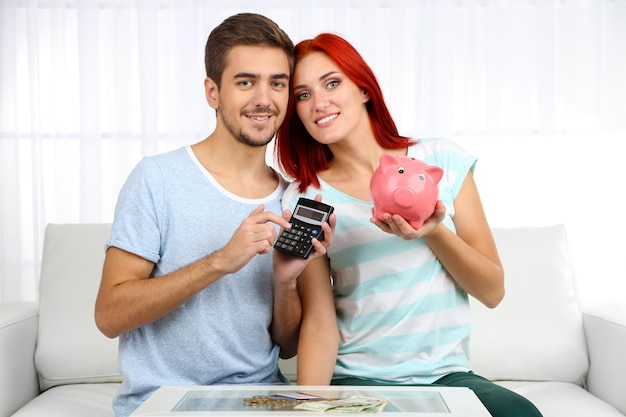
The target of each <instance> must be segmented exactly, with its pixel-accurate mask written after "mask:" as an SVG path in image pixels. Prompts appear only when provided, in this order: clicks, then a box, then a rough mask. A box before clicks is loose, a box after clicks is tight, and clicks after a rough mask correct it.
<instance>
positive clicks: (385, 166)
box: [370, 154, 443, 229]
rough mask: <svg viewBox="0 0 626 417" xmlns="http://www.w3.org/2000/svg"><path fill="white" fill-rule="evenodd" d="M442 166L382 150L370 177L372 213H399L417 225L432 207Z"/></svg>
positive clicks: (424, 219) (437, 193) (380, 215)
mask: <svg viewBox="0 0 626 417" xmlns="http://www.w3.org/2000/svg"><path fill="white" fill-rule="evenodd" d="M442 176H443V169H442V168H440V167H438V166H433V165H428V164H426V163H425V162H423V161H420V160H418V159H415V158H410V157H408V156H394V155H391V154H383V155H382V156H381V157H380V165H379V166H378V168H376V171H374V174H373V175H372V179H371V180H370V193H371V197H372V203H373V204H374V217H375V218H377V219H378V220H383V213H390V214H399V215H400V216H402V217H403V218H404V219H405V220H406V221H407V222H409V224H410V225H411V226H412V227H413V228H415V229H417V228H418V227H421V226H422V224H423V223H424V221H426V219H428V218H429V217H430V216H431V215H432V214H433V212H434V211H435V204H436V203H437V199H438V197H439V189H438V188H437V184H438V183H439V181H440V180H441V177H442Z"/></svg>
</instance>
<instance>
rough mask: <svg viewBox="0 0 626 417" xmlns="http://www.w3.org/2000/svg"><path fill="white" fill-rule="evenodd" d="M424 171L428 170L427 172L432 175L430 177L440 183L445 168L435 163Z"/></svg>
mask: <svg viewBox="0 0 626 417" xmlns="http://www.w3.org/2000/svg"><path fill="white" fill-rule="evenodd" d="M424 171H426V173H427V174H428V175H430V178H432V179H433V182H434V183H435V184H439V181H441V177H443V169H442V168H440V167H438V166H435V165H429V166H427V167H426V168H425V169H424Z"/></svg>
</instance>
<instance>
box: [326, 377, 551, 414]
mask: <svg viewBox="0 0 626 417" xmlns="http://www.w3.org/2000/svg"><path fill="white" fill-rule="evenodd" d="M332 384H333V385H368V386H369V385H388V386H393V385H397V384H381V383H379V382H375V381H370V380H367V379H360V378H346V379H336V380H335V379H333V381H332ZM432 385H442V386H447V387H467V388H469V389H471V390H472V391H474V393H475V394H476V396H477V397H478V399H480V401H481V402H482V403H483V404H484V406H485V408H486V409H487V410H488V411H489V413H491V415H492V416H493V417H542V415H541V413H540V412H539V410H537V407H535V405H534V404H533V403H531V402H530V401H528V400H527V399H526V398H524V397H522V396H521V395H519V394H517V393H515V392H513V391H511V390H509V389H507V388H504V387H501V386H500V385H497V384H494V383H493V382H491V381H489V380H488V379H486V378H483V377H482V376H479V375H476V374H475V373H473V372H455V373H452V374H449V375H446V376H444V377H443V378H440V379H439V380H437V381H435V383H434V384H430V385H429V386H432Z"/></svg>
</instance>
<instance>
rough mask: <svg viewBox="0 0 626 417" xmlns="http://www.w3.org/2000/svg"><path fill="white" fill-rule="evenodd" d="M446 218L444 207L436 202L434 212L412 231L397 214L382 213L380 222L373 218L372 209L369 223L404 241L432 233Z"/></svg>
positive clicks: (439, 202)
mask: <svg viewBox="0 0 626 417" xmlns="http://www.w3.org/2000/svg"><path fill="white" fill-rule="evenodd" d="M445 217H446V206H445V205H444V204H443V203H442V202H441V200H439V201H437V203H436V204H435V211H434V212H433V214H432V215H431V216H430V217H429V218H428V219H427V220H426V221H425V222H424V224H423V225H422V227H420V228H418V229H414V228H413V227H412V226H411V225H410V224H409V222H407V221H406V220H405V219H404V218H403V217H402V216H400V215H398V214H393V215H392V214H390V213H384V214H383V218H384V221H380V220H378V219H376V218H375V217H374V208H373V207H372V218H371V219H370V221H371V222H372V223H374V224H375V225H376V226H378V228H379V229H380V230H382V231H383V232H387V233H392V234H394V235H397V236H400V237H401V238H402V239H404V240H411V239H420V238H423V237H425V236H428V235H429V234H430V233H432V232H433V231H434V230H435V229H436V228H437V227H438V226H439V224H440V223H441V222H442V221H443V220H444V219H445Z"/></svg>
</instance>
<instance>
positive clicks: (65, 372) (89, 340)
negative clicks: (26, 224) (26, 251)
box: [35, 224, 121, 390]
mask: <svg viewBox="0 0 626 417" xmlns="http://www.w3.org/2000/svg"><path fill="white" fill-rule="evenodd" d="M110 228H111V225H110V224H65V225H57V224H49V225H48V226H47V228H46V237H45V241H44V248H43V259H42V270H41V278H40V283H39V289H40V294H39V296H40V300H39V332H38V335H37V347H36V351H35V363H36V367H37V370H38V373H39V385H40V387H41V389H42V390H45V389H48V388H50V387H53V386H56V385H62V384H76V383H83V382H119V381H121V376H120V374H119V373H118V370H117V339H108V338H106V337H105V336H104V335H102V333H100V331H99V330H98V328H97V327H96V324H95V319H94V306H95V300H96V295H97V293H98V288H99V286H100V277H101V275H102V264H103V262H104V243H105V242H106V239H107V238H108V236H109V233H110V230H111V229H110Z"/></svg>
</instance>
